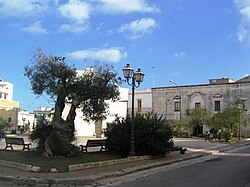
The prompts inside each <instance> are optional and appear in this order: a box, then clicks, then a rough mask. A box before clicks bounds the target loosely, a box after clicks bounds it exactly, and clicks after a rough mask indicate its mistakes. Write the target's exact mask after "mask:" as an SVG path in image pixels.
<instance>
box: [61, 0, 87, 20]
mask: <svg viewBox="0 0 250 187" xmlns="http://www.w3.org/2000/svg"><path fill="white" fill-rule="evenodd" d="M58 10H59V12H60V13H61V15H62V16H63V17H66V18H69V19H70V20H72V21H74V22H80V23H82V22H84V21H85V20H88V19H89V15H90V10H91V6H90V4H88V3H86V2H84V1H80V0H69V2H68V3H66V4H63V5H60V6H59V8H58Z"/></svg>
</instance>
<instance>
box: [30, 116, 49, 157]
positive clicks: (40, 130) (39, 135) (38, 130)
mask: <svg viewBox="0 0 250 187" xmlns="http://www.w3.org/2000/svg"><path fill="white" fill-rule="evenodd" d="M52 131H53V126H52V125H51V122H50V121H49V120H47V119H45V117H41V118H38V121H37V125H36V126H35V128H34V130H33V131H32V132H31V133H30V136H29V138H30V139H31V140H32V141H33V142H36V143H37V148H38V150H39V151H41V152H44V151H45V141H46V139H47V138H48V137H49V136H50V134H51V133H52Z"/></svg>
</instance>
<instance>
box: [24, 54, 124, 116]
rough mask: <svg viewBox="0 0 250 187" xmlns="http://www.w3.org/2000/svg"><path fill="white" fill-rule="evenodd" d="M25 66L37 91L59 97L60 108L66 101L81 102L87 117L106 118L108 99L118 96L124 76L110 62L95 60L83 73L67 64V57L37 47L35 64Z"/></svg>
mask: <svg viewBox="0 0 250 187" xmlns="http://www.w3.org/2000/svg"><path fill="white" fill-rule="evenodd" d="M24 70H25V73H24V75H25V76H27V77H28V78H29V80H30V82H31V86H32V90H33V92H34V93H35V94H37V95H39V96H40V95H42V94H45V95H48V96H50V97H51V99H52V101H56V100H57V101H58V102H59V103H58V106H60V112H62V111H63V108H64V103H65V101H66V102H67V103H72V104H73V105H77V106H82V112H83V114H84V117H85V118H86V119H87V120H89V119H92V120H98V119H100V118H104V117H105V113H106V109H107V106H108V105H107V103H106V100H109V99H112V100H115V99H117V98H118V96H119V90H118V85H120V83H121V78H119V77H118V76H117V73H116V72H115V71H114V70H113V67H112V66H109V65H103V64H102V65H99V64H96V65H95V66H93V68H89V69H86V70H84V72H83V74H81V75H80V74H77V71H76V69H75V67H74V66H68V65H67V64H66V61H65V58H63V57H53V56H51V55H46V54H45V53H44V52H43V51H42V50H41V49H38V50H37V52H36V53H35V54H34V57H33V59H32V64H31V65H26V66H25V68H24ZM57 108H58V107H55V109H56V110H57ZM56 112H57V111H56Z"/></svg>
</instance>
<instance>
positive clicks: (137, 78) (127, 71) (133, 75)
mask: <svg viewBox="0 0 250 187" xmlns="http://www.w3.org/2000/svg"><path fill="white" fill-rule="evenodd" d="M123 75H124V77H125V78H126V81H127V83H128V85H129V86H132V124H131V141H130V152H129V156H135V130H134V128H135V122H134V98H135V88H138V87H139V86H140V83H141V82H142V81H143V78H144V73H143V72H142V71H141V69H138V70H137V71H136V72H134V70H133V69H132V67H130V64H127V66H126V67H125V68H124V69H123ZM130 80H131V82H130ZM136 83H137V85H136Z"/></svg>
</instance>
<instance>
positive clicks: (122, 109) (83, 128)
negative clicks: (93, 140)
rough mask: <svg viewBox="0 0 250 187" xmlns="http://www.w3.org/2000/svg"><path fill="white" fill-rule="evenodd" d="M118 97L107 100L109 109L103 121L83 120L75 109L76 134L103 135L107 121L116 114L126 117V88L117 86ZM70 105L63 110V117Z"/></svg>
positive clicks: (86, 135)
mask: <svg viewBox="0 0 250 187" xmlns="http://www.w3.org/2000/svg"><path fill="white" fill-rule="evenodd" d="M119 91H120V99H119V100H118V101H115V102H112V101H107V102H108V104H109V110H108V115H107V118H106V119H105V120H103V121H97V122H95V121H89V122H87V121H85V120H84V119H83V116H82V112H81V109H77V111H76V117H75V129H76V133H75V134H76V136H85V137H93V136H94V137H97V138H100V137H103V130H104V129H105V128H106V127H107V123H110V122H113V121H114V119H115V118H116V116H119V117H126V115H127V101H128V89H126V88H119ZM69 109H70V106H69V105H66V106H65V108H64V111H63V115H62V116H63V118H64V119H65V118H66V116H67V114H68V112H69Z"/></svg>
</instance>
